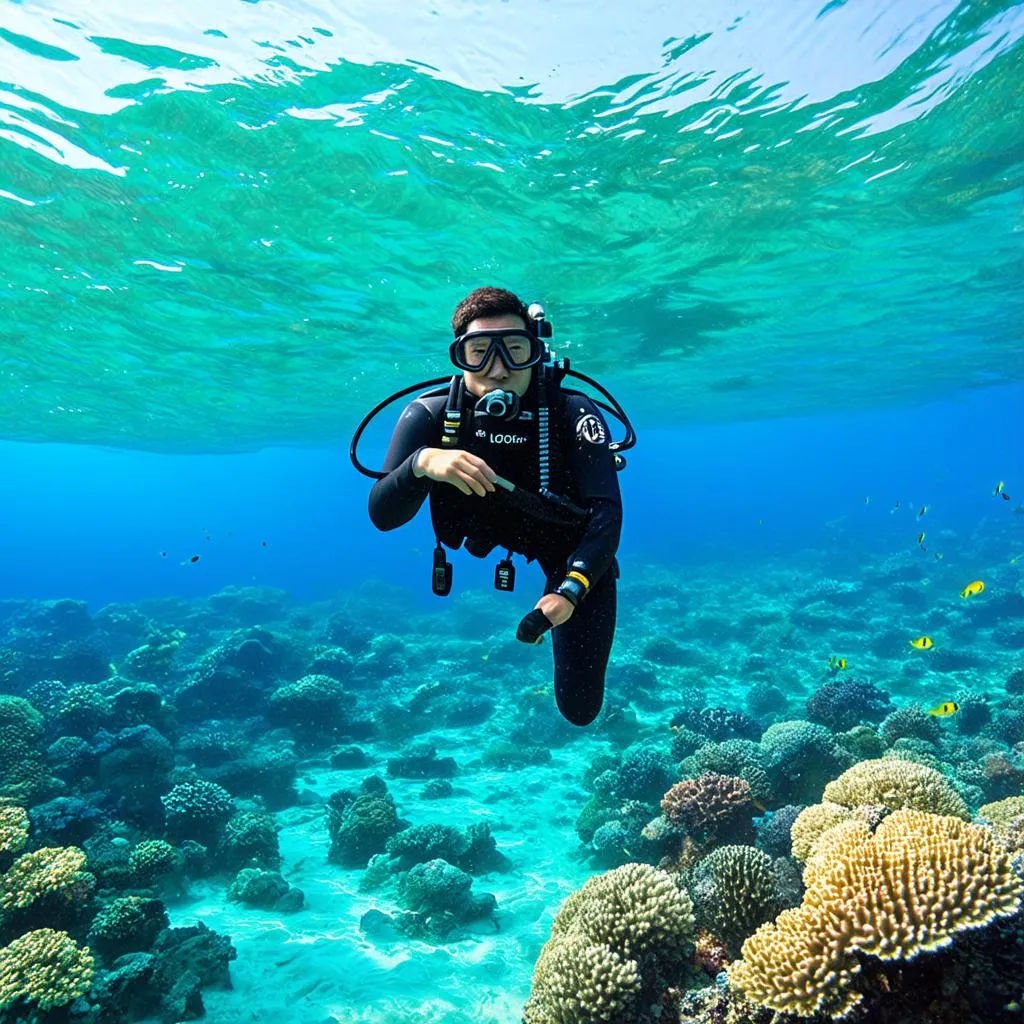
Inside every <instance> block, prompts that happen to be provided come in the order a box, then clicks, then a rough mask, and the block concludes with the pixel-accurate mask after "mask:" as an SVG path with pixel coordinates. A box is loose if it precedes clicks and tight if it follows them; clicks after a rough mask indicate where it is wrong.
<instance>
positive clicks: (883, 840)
mask: <svg viewBox="0 0 1024 1024" xmlns="http://www.w3.org/2000/svg"><path fill="white" fill-rule="evenodd" d="M804 880H805V882H806V884H807V893H806V894H805V896H804V901H803V904H802V905H801V906H800V907H799V908H796V909H794V910H786V911H783V912H782V914H780V915H779V917H778V919H777V920H776V921H775V922H774V923H772V924H766V925H764V926H762V927H761V928H760V929H758V931H757V932H755V934H754V935H753V936H752V937H751V938H749V939H748V940H747V941H746V942H745V943H744V945H743V949H742V955H743V959H742V960H739V961H737V962H736V963H734V964H732V965H731V966H730V968H729V982H730V984H731V985H733V986H735V987H736V988H738V989H739V990H740V991H742V992H743V993H744V994H745V995H746V996H747V997H748V998H749V999H751V1000H753V1001H755V1002H757V1003H760V1004H762V1005H764V1006H768V1007H770V1008H771V1009H774V1010H778V1011H782V1012H790V1013H796V1014H798V1015H801V1016H811V1015H812V1014H815V1013H819V1012H824V1013H828V1014H830V1015H832V1016H833V1017H834V1018H842V1017H845V1016H846V1015H848V1014H849V1013H851V1011H852V1010H853V1009H854V1008H855V1007H856V1006H858V1004H860V1003H861V1001H862V998H863V995H862V993H861V992H859V991H858V990H857V988H856V981H857V976H858V974H859V972H860V969H861V961H860V959H859V958H861V957H864V956H868V957H877V958H878V959H881V960H911V959H913V958H914V957H916V956H918V955H919V954H923V953H928V952H931V951H933V950H937V949H941V948H943V947H945V946H948V945H949V944H950V943H952V942H954V941H955V939H956V938H957V936H959V935H960V934H961V933H963V932H965V931H969V930H971V929H975V928H983V927H985V926H986V925H988V924H991V923H992V922H994V921H996V920H997V919H998V918H1000V917H1009V916H1011V915H1013V914H1016V913H1017V912H1018V910H1019V909H1020V906H1021V900H1022V897H1024V880H1022V879H1021V878H1020V877H1019V876H1018V875H1017V874H1016V873H1015V872H1014V870H1013V868H1012V866H1011V864H1010V858H1009V855H1008V854H1007V853H1006V852H1005V851H1003V850H1001V849H1000V848H999V847H998V846H997V845H996V844H995V842H994V840H993V838H992V836H991V835H990V834H989V833H988V832H987V831H986V830H985V829H984V828H981V827H979V826H975V825H969V824H967V823H965V822H963V821H962V820H960V819H959V818H955V817H949V816H940V815H936V814H930V813H927V812H923V811H918V810H910V809H904V810H897V811H894V812H893V813H892V814H891V815H889V817H887V818H886V819H885V820H884V821H883V822H882V823H881V824H880V825H879V826H878V828H877V830H876V831H875V833H874V834H872V833H871V831H870V829H869V828H868V826H867V825H866V824H865V823H863V822H861V821H848V822H845V823H842V824H840V825H839V826H837V827H834V828H833V829H831V830H830V831H829V833H828V835H827V837H825V838H824V839H823V840H822V841H820V842H819V845H818V847H817V849H816V850H815V851H814V853H813V854H812V856H811V858H810V860H809V861H808V864H807V868H806V871H805V874H804Z"/></svg>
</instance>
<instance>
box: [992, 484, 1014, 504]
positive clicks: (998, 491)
mask: <svg viewBox="0 0 1024 1024" xmlns="http://www.w3.org/2000/svg"><path fill="white" fill-rule="evenodd" d="M1005 488H1006V484H1004V483H1003V481H1002V480H1000V481H999V483H997V484H996V489H995V490H994V491H993V492H992V496H993V497H995V496H996V495H997V494H998V495H999V497H1000V498H1002V499H1003V501H1009V500H1010V496H1009V495H1008V494H1007V493H1006V490H1005Z"/></svg>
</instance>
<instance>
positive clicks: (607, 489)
mask: <svg viewBox="0 0 1024 1024" xmlns="http://www.w3.org/2000/svg"><path fill="white" fill-rule="evenodd" d="M564 415H565V417H566V420H567V422H566V431H567V443H568V445H569V449H570V450H569V457H568V465H569V471H570V474H571V476H572V478H573V480H574V481H575V483H576V489H577V493H578V495H579V498H578V503H579V504H580V505H583V506H584V507H585V508H589V509H590V510H591V514H590V519H589V521H588V522H587V528H586V531H585V532H584V534H583V537H582V538H581V539H580V542H579V544H578V545H577V547H576V550H575V551H574V552H573V553H572V555H571V556H570V558H569V561H568V563H567V565H566V569H567V570H569V571H576V572H579V573H582V574H583V575H584V576H586V577H587V579H588V580H589V581H590V588H591V589H593V587H594V585H595V584H596V583H597V581H598V580H599V579H600V578H601V577H602V576H603V575H604V573H605V572H607V571H608V569H609V567H610V566H611V564H612V560H613V559H614V558H615V552H616V550H617V548H618V546H619V533H620V531H621V529H622V497H621V495H620V494H619V479H618V476H617V474H616V471H615V460H614V456H613V454H612V452H610V451H609V450H608V444H609V442H610V441H611V432H610V431H609V430H608V424H607V423H605V420H604V417H603V416H602V415H601V411H600V409H598V407H597V406H596V405H595V404H594V403H593V402H592V401H591V400H590V399H589V398H586V397H584V396H581V395H575V394H568V395H566V396H565V408H564Z"/></svg>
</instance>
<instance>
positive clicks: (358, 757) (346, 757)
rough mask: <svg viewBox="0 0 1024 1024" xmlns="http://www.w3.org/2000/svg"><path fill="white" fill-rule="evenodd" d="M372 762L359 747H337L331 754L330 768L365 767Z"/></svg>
mask: <svg viewBox="0 0 1024 1024" xmlns="http://www.w3.org/2000/svg"><path fill="white" fill-rule="evenodd" d="M371 763H372V762H371V760H370V757H369V755H368V754H367V753H366V751H365V750H363V749H362V748H361V747H339V748H338V749H337V750H336V751H335V752H334V753H333V754H331V767H332V768H366V767H367V766H368V765H370V764H371Z"/></svg>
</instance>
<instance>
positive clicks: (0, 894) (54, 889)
mask: <svg viewBox="0 0 1024 1024" xmlns="http://www.w3.org/2000/svg"><path fill="white" fill-rule="evenodd" d="M94 884H95V879H94V878H93V876H92V875H91V874H90V873H89V872H88V871H86V870H85V854H84V853H83V852H82V851H81V850H79V849H78V848H77V847H74V846H66V847H44V848H43V849H42V850H35V851H34V852H32V853H25V854H22V856H20V857H19V858H18V859H17V860H16V861H15V862H14V864H13V865H12V867H11V869H10V870H9V871H8V872H7V873H6V874H5V875H4V876H3V878H2V879H0V907H2V908H3V909H4V910H15V909H17V910H23V909H25V908H26V907H30V906H32V904H33V903H35V902H36V901H37V900H40V899H42V898H43V897H46V896H55V897H57V898H59V899H61V900H64V901H66V902H68V903H72V902H76V901H79V900H82V899H84V898H85V897H86V896H88V895H89V893H90V892H91V891H92V888H93V885H94Z"/></svg>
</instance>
